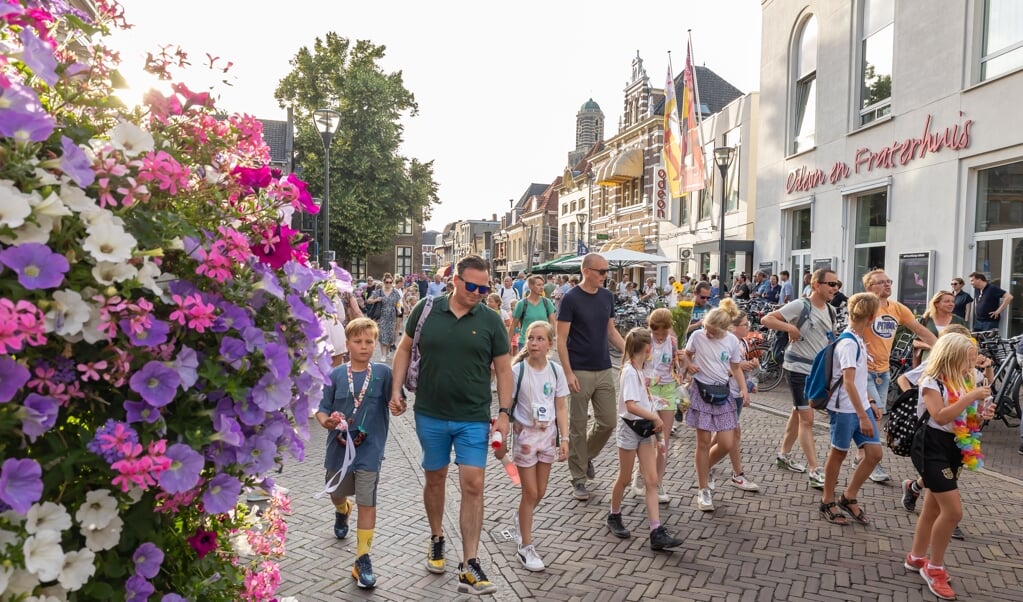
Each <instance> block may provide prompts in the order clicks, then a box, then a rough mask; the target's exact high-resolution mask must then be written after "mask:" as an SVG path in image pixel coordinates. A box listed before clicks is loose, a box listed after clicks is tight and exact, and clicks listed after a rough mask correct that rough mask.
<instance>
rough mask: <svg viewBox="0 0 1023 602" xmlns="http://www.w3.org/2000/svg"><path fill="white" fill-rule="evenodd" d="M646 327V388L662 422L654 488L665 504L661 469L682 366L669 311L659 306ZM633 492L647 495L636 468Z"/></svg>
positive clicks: (644, 368) (666, 500)
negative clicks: (647, 353)
mask: <svg viewBox="0 0 1023 602" xmlns="http://www.w3.org/2000/svg"><path fill="white" fill-rule="evenodd" d="M646 323H647V327H648V328H649V329H650V335H651V339H650V354H649V356H648V357H647V360H646V363H644V364H643V372H644V374H645V375H646V377H647V378H648V379H649V381H650V387H649V389H648V392H649V393H650V399H651V401H653V405H654V410H656V411H657V415H658V416H660V417H661V421H662V422H664V431H663V432H662V433H661V434H662V436H663V437H664V444H663V445H661V446H660V447H659V448H658V453H657V478H658V480H659V481H660V486H659V487H658V488H657V501H659V502H660V503H662V504H667V503H668V502H669V501H670V498H669V497H668V495H667V494H666V493H664V472H665V470H666V468H667V465H668V451H669V450H670V449H671V441H670V435H671V427H672V424H673V423H674V422H675V410H676V409H677V408H678V402H679V396H678V387H679V380H681V369H680V367H679V364H680V362H679V355H680V352H679V349H678V339H677V338H676V337H675V333H674V332H672V327H671V311H670V310H668V309H665V308H663V307H660V308H658V309H655V310H653V311H652V312H650V315H649V316H647V319H646ZM632 493H633V495H637V496H641V495H646V486H645V485H644V484H643V474H642V472H637V473H636V476H635V478H634V479H633V482H632Z"/></svg>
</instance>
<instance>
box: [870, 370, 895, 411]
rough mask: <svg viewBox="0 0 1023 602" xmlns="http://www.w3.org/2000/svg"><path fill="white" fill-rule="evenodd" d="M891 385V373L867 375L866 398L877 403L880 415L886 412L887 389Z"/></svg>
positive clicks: (886, 371) (871, 373)
mask: <svg viewBox="0 0 1023 602" xmlns="http://www.w3.org/2000/svg"><path fill="white" fill-rule="evenodd" d="M891 384H892V373H891V372H889V371H888V370H885V371H884V372H869V373H867V398H868V399H872V400H874V402H876V403H877V407H879V408H881V414H885V413H887V411H888V409H887V407H886V406H887V405H888V388H889V387H890V386H891ZM867 413H868V414H869V413H870V412H867Z"/></svg>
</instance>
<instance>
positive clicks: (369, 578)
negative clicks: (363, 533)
mask: <svg viewBox="0 0 1023 602" xmlns="http://www.w3.org/2000/svg"><path fill="white" fill-rule="evenodd" d="M352 578H354V579H355V584H356V585H358V586H359V587H361V588H363V589H373V588H374V587H376V586H377V577H376V575H374V574H373V564H372V563H370V561H369V554H363V555H362V556H359V557H358V558H356V559H355V565H354V566H352Z"/></svg>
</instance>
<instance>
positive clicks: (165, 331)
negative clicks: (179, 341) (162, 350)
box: [117, 318, 170, 347]
mask: <svg viewBox="0 0 1023 602" xmlns="http://www.w3.org/2000/svg"><path fill="white" fill-rule="evenodd" d="M149 322H150V324H149V327H148V328H145V329H144V330H142V332H136V331H135V330H134V329H132V327H131V326H132V324H131V320H129V319H128V318H124V319H123V320H121V321H120V322H118V323H117V324H118V325H119V326H120V327H121V332H123V333H124V334H126V335H128V340H129V341H131V344H132V345H135V346H136V347H156V346H157V345H163V344H164V343H166V342H167V336H168V335H169V334H170V326H169V325H168V324H167V323H166V322H164V321H163V320H157V319H156V318H153V319H152V320H150V321H149Z"/></svg>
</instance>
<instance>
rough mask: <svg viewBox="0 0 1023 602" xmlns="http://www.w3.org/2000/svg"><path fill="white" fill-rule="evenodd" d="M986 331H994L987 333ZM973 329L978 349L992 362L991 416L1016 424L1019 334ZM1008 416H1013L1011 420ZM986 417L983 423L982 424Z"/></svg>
mask: <svg viewBox="0 0 1023 602" xmlns="http://www.w3.org/2000/svg"><path fill="white" fill-rule="evenodd" d="M990 333H994V334H993V335H991V334H990ZM990 333H976V334H977V335H981V336H980V338H979V339H978V343H979V344H980V349H981V353H983V354H984V355H986V356H988V357H990V358H991V359H992V361H994V362H995V365H996V366H998V368H997V369H995V374H994V378H993V379H992V382H991V394H992V397H993V401H994V404H995V417H994V420H1001V421H1002V422H1003V423H1005V426H1007V427H1010V428H1014V427H1017V426H1019V420H1020V399H1019V394H1020V387H1021V385H1023V335H1017V336H1014V337H1012V338H1009V339H1002V338H999V337H998V333H997V332H996V331H990ZM1009 419H1014V420H1016V423H1015V424H1011V423H1010V422H1009ZM988 422H990V421H987V422H985V423H984V425H985V426H986V425H987V424H988Z"/></svg>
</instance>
